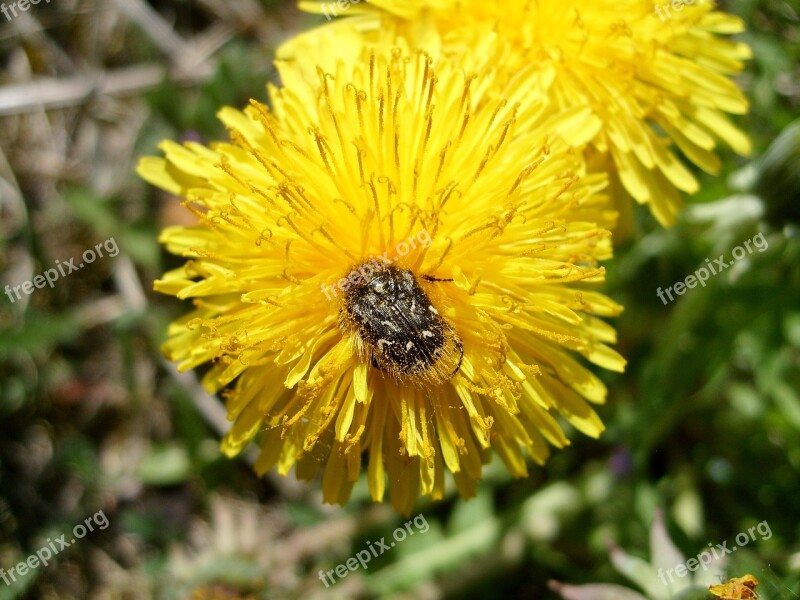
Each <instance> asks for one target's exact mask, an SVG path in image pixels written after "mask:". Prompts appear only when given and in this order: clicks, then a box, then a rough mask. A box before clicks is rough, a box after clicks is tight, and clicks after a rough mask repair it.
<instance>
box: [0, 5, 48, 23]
mask: <svg viewBox="0 0 800 600" xmlns="http://www.w3.org/2000/svg"><path fill="white" fill-rule="evenodd" d="M41 1H42V0H17V2H11V3H10V4H9V5H8V6H6V3H5V2H3V3H2V4H0V12H1V13H3V15H4V16H5V18H6V21H10V20H11V19H13V18H15V17H17V16H18V15H19V13H17V9H19V11H20V12H28V9H29V8H30V7H31V4H39V2H41ZM44 1H45V2H46V3H47V4H50V0H44ZM12 15H13V16H12Z"/></svg>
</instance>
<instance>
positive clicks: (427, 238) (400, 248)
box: [319, 229, 433, 301]
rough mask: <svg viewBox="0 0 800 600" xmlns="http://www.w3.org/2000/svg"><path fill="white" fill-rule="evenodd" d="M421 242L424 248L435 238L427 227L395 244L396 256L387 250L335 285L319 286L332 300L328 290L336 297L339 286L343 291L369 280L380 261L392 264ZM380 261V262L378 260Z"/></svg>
mask: <svg viewBox="0 0 800 600" xmlns="http://www.w3.org/2000/svg"><path fill="white" fill-rule="evenodd" d="M418 243H419V244H420V245H421V246H422V247H423V248H429V247H430V245H431V244H432V243H433V239H431V234H429V233H428V230H427V229H423V230H422V231H420V232H418V233H417V235H415V236H412V237H410V238H408V240H406V241H405V242H400V243H399V244H397V246H395V249H394V251H395V256H394V258H389V251H388V250H387V251H386V252H384V253H383V254H382V255H381V256H371V257H370V258H373V259H375V260H369V261H367V262H365V263H363V264H362V265H361V266H360V267H359V268H358V269H353V270H352V271H350V274H349V275H348V276H347V277H342V278H341V279H340V280H339V281H337V282H336V284H335V285H325V284H324V283H322V284H320V286H319V288H320V289H321V290H322V292H323V293H324V294H325V297H326V298H327V299H328V301H330V300H331V295H330V294H329V293H328V292H333V297H334V298H336V297H337V296H338V295H339V292H337V291H336V288H337V287H338V288H339V290H341V291H342V292H346V291H347V290H348V289H349V288H350V286H351V285H356V284H357V283H359V282H360V281H361V280H362V279H363V280H364V281H369V277H370V276H371V275H372V274H373V273H374V272H375V271H377V270H378V269H379V268H380V262H383V263H384V264H387V265H390V264H392V263H393V262H395V261H396V260H397V259H398V258H399V257H401V256H405V255H406V254H408V253H409V252H411V251H412V250H416V249H417V244H418ZM378 261H380V262H378Z"/></svg>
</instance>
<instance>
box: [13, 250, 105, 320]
mask: <svg viewBox="0 0 800 600" xmlns="http://www.w3.org/2000/svg"><path fill="white" fill-rule="evenodd" d="M103 249H105V251H106V252H107V254H106V256H109V257H111V258H114V257H115V256H116V255H117V254H119V246H117V242H116V240H115V239H114V238H113V237H110V238H108V239H107V240H106V241H105V242H100V243H99V244H97V245H96V246H95V247H94V248H89V249H88V250H85V251H84V253H83V254H82V255H81V258H83V262H82V263H79V264H78V265H77V266H76V265H75V261H76V260H77V259H75V258H70V259H69V260H67V261H64V262H61V261H60V260H58V259H56V267H58V269H55V268H53V269H47V270H46V271H45V272H44V273H43V274H41V275H37V276H36V277H34V278H33V280H32V281H23V282H22V283H20V284H19V285H15V286H13V287H12V286H10V285H6V290H5V291H6V296H8V299H9V300H11V303H12V304H13V303H14V302H16V301H17V300H20V299H22V296H21V295H20V290H22V293H23V294H25V295H27V296H30V295H31V294H32V293H33V290H34V289H41V288H43V287H44V286H45V285H49V286H50V287H51V288H52V287H53V286H54V285H55V283H56V281H58V278H59V273H60V274H61V276H62V277H66V276H67V275H69V274H70V273H72V272H73V271H78V270H79V269H82V268H83V267H84V266H86V265H87V264H90V263H93V262H94V261H96V260H97V259H98V258H103ZM64 269H67V270H66V272H65V271H64ZM12 294H13V295H12Z"/></svg>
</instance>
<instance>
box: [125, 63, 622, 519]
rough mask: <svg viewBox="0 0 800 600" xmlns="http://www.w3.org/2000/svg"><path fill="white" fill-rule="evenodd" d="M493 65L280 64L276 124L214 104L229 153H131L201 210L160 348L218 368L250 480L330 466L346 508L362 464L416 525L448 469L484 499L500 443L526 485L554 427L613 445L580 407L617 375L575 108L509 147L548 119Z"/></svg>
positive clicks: (213, 372) (166, 239) (188, 237)
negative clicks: (309, 74) (255, 443)
mask: <svg viewBox="0 0 800 600" xmlns="http://www.w3.org/2000/svg"><path fill="white" fill-rule="evenodd" d="M490 62H491V61H490V58H489V57H488V56H487V58H486V64H485V65H484V66H483V67H482V69H483V71H482V72H480V73H476V74H474V75H472V74H467V73H465V71H464V70H463V69H462V68H460V66H459V65H458V63H452V64H451V63H450V62H448V61H444V60H442V61H438V62H437V61H434V60H432V59H431V58H430V57H429V56H428V55H426V54H424V53H422V52H417V51H409V50H407V49H400V48H396V49H394V50H392V51H387V52H377V51H375V52H368V53H365V54H364V55H362V57H361V60H360V61H353V63H352V64H345V63H344V62H339V63H338V65H337V66H336V68H335V70H334V71H332V72H324V71H322V70H320V72H319V76H318V78H317V79H316V80H315V82H314V83H313V84H312V83H305V82H303V81H302V80H300V79H293V77H295V75H294V74H293V72H292V71H291V69H287V68H285V65H282V66H281V69H282V76H283V79H284V81H287V80H292V81H293V83H292V85H291V86H286V87H284V88H282V89H279V88H274V87H273V88H271V91H270V93H271V100H272V109H271V110H270V109H269V108H268V107H266V106H264V105H262V104H259V103H258V102H255V101H253V102H251V104H250V106H249V107H247V108H246V109H245V110H244V111H238V110H234V109H233V108H223V109H222V110H221V111H220V113H219V117H220V119H221V120H222V121H223V122H224V123H225V125H226V126H227V128H228V130H229V134H230V141H229V142H219V143H215V144H212V145H211V146H210V147H206V146H203V145H200V144H197V143H192V142H188V143H186V144H183V145H179V144H176V143H173V142H169V141H167V142H163V143H162V145H161V149H162V150H163V152H164V153H165V158H155V157H148V158H144V159H142V161H141V163H140V165H139V168H138V170H139V173H140V175H141V176H142V177H143V178H144V179H146V180H147V181H149V182H151V183H153V184H154V185H156V186H159V187H161V188H163V189H164V190H167V191H169V192H170V193H172V194H175V195H178V196H181V197H183V198H184V199H185V202H184V204H185V206H186V207H187V208H189V209H190V210H192V211H193V212H194V213H195V214H196V215H197V216H198V217H199V218H200V220H201V222H200V224H199V225H197V226H195V227H172V228H168V229H166V230H165V231H164V232H163V234H162V236H161V239H162V241H163V243H165V244H166V247H167V249H168V250H169V251H170V252H172V253H174V254H177V255H180V256H184V257H186V258H187V259H188V260H187V263H186V264H185V266H183V267H181V268H179V269H176V270H174V271H171V272H168V273H166V274H165V275H164V276H163V278H162V279H160V280H159V281H157V282H156V284H155V288H156V290H158V291H161V292H164V293H167V294H172V295H175V296H177V297H178V298H192V299H193V302H194V305H195V309H194V310H193V311H192V312H191V313H190V314H188V315H186V316H185V317H184V318H182V319H181V320H179V321H178V322H176V323H174V324H173V325H172V326H171V328H170V330H169V339H168V341H167V342H166V344H165V346H164V351H165V353H166V355H167V356H168V357H169V358H170V359H171V360H174V361H178V362H179V368H180V369H191V368H194V367H196V366H199V365H202V364H204V363H212V366H211V368H210V370H209V371H208V373H207V374H206V375H205V376H204V379H203V383H204V385H205V386H206V387H207V389H208V390H209V391H211V392H218V391H220V390H223V389H224V390H225V391H224V395H225V397H226V401H227V409H228V415H229V418H230V420H231V421H233V425H232V427H231V430H230V432H229V433H228V434H227V436H226V437H225V438H224V440H223V442H222V449H223V451H224V453H225V454H226V455H228V456H233V455H236V454H237V453H238V452H240V451H241V450H242V448H243V447H245V445H247V444H248V443H249V442H250V441H251V440H252V439H253V438H255V437H256V436H257V435H258V434H259V433H260V440H259V443H260V447H261V453H260V456H259V458H258V460H257V462H256V465H255V468H256V470H257V472H258V473H259V474H263V473H265V472H267V471H269V470H270V469H272V468H273V467H275V468H277V471H278V472H279V473H280V474H281V475H286V474H287V473H288V472H289V471H290V470H291V469H292V468H294V469H295V471H296V475H297V476H298V477H299V478H302V479H310V478H312V477H314V476H315V475H316V474H318V473H319V472H320V471H321V473H322V490H323V497H324V500H325V501H326V502H331V503H343V502H345V501H346V500H347V498H348V496H349V494H350V491H351V488H352V486H353V484H354V482H355V481H356V480H357V478H358V476H359V472H360V469H361V464H362V462H361V460H362V453H368V458H367V467H366V468H367V480H368V484H369V490H370V493H371V495H372V498H373V499H374V500H375V501H381V500H382V499H383V496H384V492H385V489H386V487H387V482H388V489H389V495H390V499H391V501H392V503H393V505H394V506H395V508H396V509H397V510H398V511H400V512H403V513H408V512H409V511H410V510H411V509H412V507H413V504H414V502H415V500H416V498H417V497H418V495H419V494H424V495H429V496H432V497H433V498H441V497H442V495H443V493H444V487H445V472H446V471H449V472H451V473H452V475H453V479H454V481H455V485H456V487H457V489H458V490H459V491H460V493H461V494H463V495H464V496H470V495H472V494H473V493H474V491H475V486H476V482H477V480H478V479H479V478H480V477H481V469H482V464H484V463H485V462H486V461H487V460H488V459H489V457H490V450H491V449H492V448H493V449H494V450H496V452H497V453H498V454H499V456H500V457H501V458H502V460H503V461H504V462H505V464H506V465H507V467H508V469H509V470H510V472H511V473H512V474H513V475H514V476H516V477H523V476H525V475H526V474H527V465H526V456H525V453H527V454H528V455H529V456H530V457H532V458H533V459H534V460H535V461H536V462H538V463H542V462H544V461H545V459H546V458H547V456H548V446H547V444H548V443H549V444H550V445H553V446H555V447H562V446H564V445H566V444H567V443H568V441H567V438H566V437H565V434H564V433H563V431H562V428H561V425H560V424H559V421H558V420H557V417H559V415H561V416H562V417H563V418H564V419H565V420H566V421H568V422H569V423H571V424H572V425H573V426H574V427H575V428H576V429H578V430H580V431H582V432H583V433H585V434H588V435H590V436H597V435H599V434H600V432H601V431H602V429H603V425H602V423H601V421H600V419H599V418H598V416H597V414H596V413H595V412H594V411H593V410H592V408H591V407H590V405H589V403H601V402H603V401H604V399H605V396H606V389H605V387H604V385H603V384H602V383H601V382H600V380H599V379H598V378H597V377H596V376H595V375H593V374H592V373H591V372H590V371H589V370H588V369H587V368H586V363H587V362H588V363H594V364H596V365H599V366H601V367H604V368H607V369H612V370H621V369H622V368H623V366H624V360H623V359H622V358H621V357H620V356H619V355H618V354H617V353H616V352H615V351H614V350H613V349H611V348H610V347H609V344H612V343H614V342H615V332H614V330H613V328H612V327H610V326H609V325H608V324H606V323H605V322H604V321H602V320H601V319H600V318H599V317H607V316H613V315H616V314H618V313H619V311H620V307H619V306H618V305H617V304H615V303H614V302H613V301H612V300H610V299H609V298H607V297H605V296H603V295H602V294H600V293H598V292H597V291H595V290H594V289H593V288H594V287H595V284H596V283H597V282H600V281H602V280H603V277H604V270H603V268H602V267H599V266H598V264H597V263H598V261H599V260H603V259H606V258H609V257H610V254H611V244H610V240H609V232H608V231H607V230H606V229H604V228H601V227H598V225H597V224H596V223H598V222H601V223H607V222H610V221H611V219H612V216H613V215H611V214H610V213H609V210H608V209H607V208H605V206H606V203H607V199H606V198H604V197H603V195H602V193H601V191H602V189H603V187H604V185H605V181H604V178H603V177H602V176H599V175H586V174H585V173H584V166H583V161H582V158H581V156H580V153H577V152H575V151H573V150H572V149H571V148H570V147H569V146H568V145H567V144H566V143H565V142H564V141H563V139H562V136H561V135H560V134H559V133H558V132H559V131H569V130H571V129H572V128H578V129H581V128H582V127H583V124H582V123H583V121H582V118H583V117H581V114H579V113H576V114H575V115H573V118H572V119H571V120H570V119H564V118H559V119H556V120H543V121H542V122H541V123H540V127H535V126H533V125H531V126H528V127H525V131H524V132H522V133H517V124H518V122H521V121H526V122H527V121H533V120H535V118H534V117H531V116H530V114H527V112H526V111H528V109H526V108H525V106H523V105H522V104H521V103H518V102H509V101H508V100H506V99H496V98H490V97H489V96H488V95H487V92H486V87H485V85H483V83H485V82H487V81H489V79H490V71H491V69H490V67H489V66H488V65H489V63H490ZM514 94H516V92H515V90H513V89H509V94H508V96H509V97H510V98H513V97H514ZM531 106H532V108H531V109H530V110H531V111H534V112H535V110H536V108H535V107H533V105H531ZM554 132H555V133H554ZM581 357H583V358H581Z"/></svg>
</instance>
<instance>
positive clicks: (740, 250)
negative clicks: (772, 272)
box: [656, 231, 769, 306]
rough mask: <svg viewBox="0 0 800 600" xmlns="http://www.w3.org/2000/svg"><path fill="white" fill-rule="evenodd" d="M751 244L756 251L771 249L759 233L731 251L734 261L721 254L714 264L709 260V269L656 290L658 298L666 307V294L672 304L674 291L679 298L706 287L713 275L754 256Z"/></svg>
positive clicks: (701, 269) (699, 270) (701, 270)
mask: <svg viewBox="0 0 800 600" xmlns="http://www.w3.org/2000/svg"><path fill="white" fill-rule="evenodd" d="M751 242H752V244H753V245H754V246H755V249H756V250H758V251H759V252H764V250H766V249H767V248H769V242H767V240H766V238H765V237H764V234H763V233H761V232H760V231H759V232H758V233H757V234H756V235H754V236H753V238H752V239H749V240H747V241H746V242H743V243H742V244H741V245H739V246H736V247H735V248H734V249H733V250H732V251H731V254H732V255H733V258H734V260H732V261H731V262H725V255H724V254H720V255H719V258H716V259H714V262H713V263H712V262H711V259H710V258H707V259H706V263H707V264H708V269H706V268H705V267H700V268H699V269H697V270H696V271H695V272H694V275H689V276H687V277H686V279H685V280H684V281H679V282H677V283H675V284H673V285H671V286H669V287H668V288H667V289H666V290H662V289H661V288H658V290H656V296H658V297H659V298H661V302H663V303H664V305H665V306H666V304H667V299H666V298H665V297H664V294H666V295H667V296H668V297H669V302H672V301H673V300H675V298H674V297H673V296H672V292H673V291H674V292H675V293H676V294H678V296H683V295H684V294H685V293H686V290H687V289H691V288H694V287H697V284H698V283H699V284H700V285H701V286H703V287H706V281H708V280H709V278H710V277H711V276H712V275H719V274H720V273H721V272H722V271H724V270H725V269H727V268H728V267H732V266H733V265H734V263H735V262H736V261H737V260H742V259H743V258H744V257H745V256H747V255H748V254H752V253H753V247H751ZM715 267H716V268H715Z"/></svg>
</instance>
